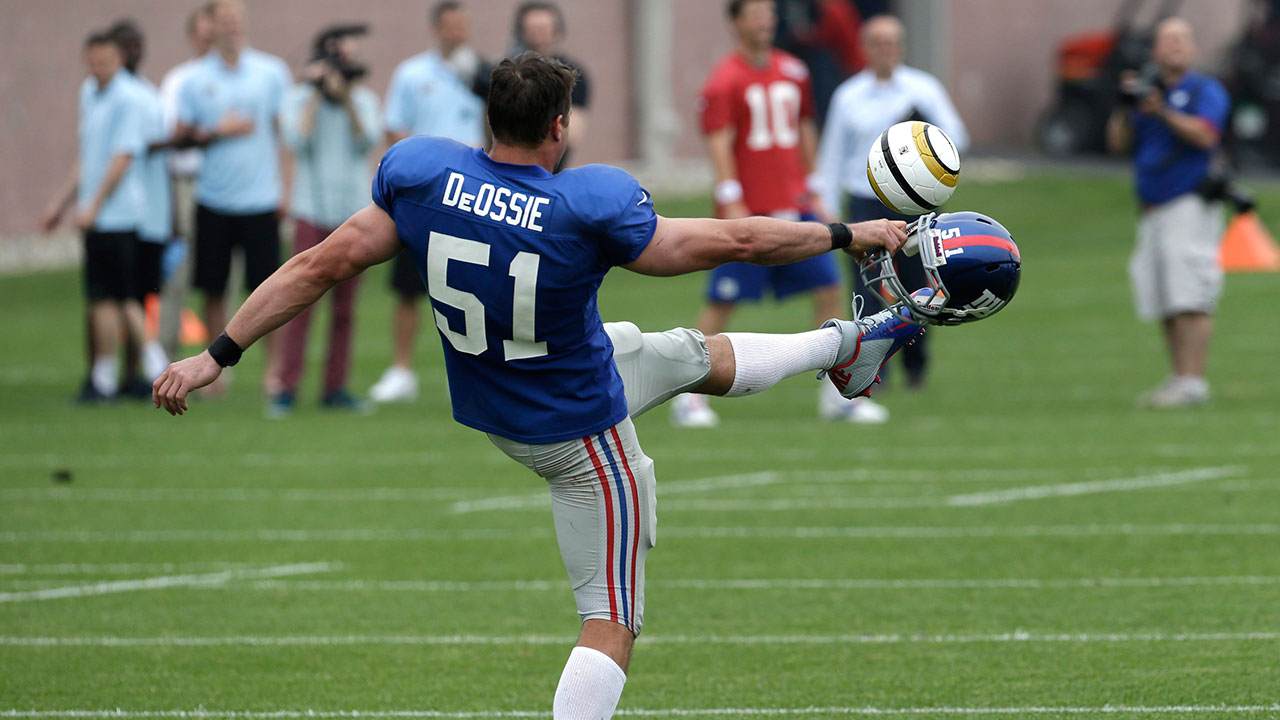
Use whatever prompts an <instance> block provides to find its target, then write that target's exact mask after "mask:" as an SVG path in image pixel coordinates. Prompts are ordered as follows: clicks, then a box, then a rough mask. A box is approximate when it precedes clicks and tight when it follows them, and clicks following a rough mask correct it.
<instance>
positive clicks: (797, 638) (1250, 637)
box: [0, 630, 1280, 647]
mask: <svg viewBox="0 0 1280 720" xmlns="http://www.w3.org/2000/svg"><path fill="white" fill-rule="evenodd" d="M574 640H575V637H574V636H571V635H292V636H251V635H240V636H235V635H231V636H225V637H217V636H206V637H169V636H159V637H113V636H98V637H0V646H8V647H227V646H243V647H297V646H308V647H310V646H350V645H426V646H433V645H438V646H462V645H568V644H572V643H573V641H574ZM1278 640H1280V632H1213V633H1032V632H1026V631H1023V630H1015V631H1013V632H1007V633H971V634H946V635H922V634H900V633H883V634H863V635H856V634H840V635H653V636H642V637H641V638H640V639H639V640H637V642H638V643H640V644H642V645H906V644H911V645H976V644H1010V643H1066V644H1091V643H1163V642H1174V643H1195V642H1275V641H1278Z"/></svg>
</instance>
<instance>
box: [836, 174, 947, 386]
mask: <svg viewBox="0 0 1280 720" xmlns="http://www.w3.org/2000/svg"><path fill="white" fill-rule="evenodd" d="M880 218H885V219H888V220H905V221H906V222H911V221H912V220H915V218H914V217H912V216H910V215H899V214H898V213H896V212H894V211H892V210H890V209H889V208H887V207H885V206H884V205H883V204H882V203H881V202H880V201H879V200H877V199H875V198H858V197H850V198H849V221H850V222H862V221H864V220H878V219H880ZM852 265H853V284H854V288H855V291H856V292H857V293H858V295H861V296H862V301H863V302H864V303H865V307H866V312H868V313H873V312H877V311H879V310H881V309H882V308H884V306H885V303H884V299H883V298H881V297H880V293H879V292H877V291H876V290H875V289H872V288H868V287H867V286H866V285H864V284H863V282H862V275H861V273H859V272H858V263H857V262H856V261H853V262H852ZM897 271H898V277H899V278H901V279H902V284H903V285H904V286H905V287H906V288H907V292H915V291H916V290H918V289H920V288H922V287H928V286H929V283H928V281H927V280H926V279H925V277H924V269H923V268H922V267H921V266H920V264H919V263H899V264H898V265H897ZM929 337H930V336H929V334H928V333H925V334H923V335H921V336H920V337H918V338H917V339H916V341H915V344H913V345H908V346H907V347H905V348H903V349H902V351H901V352H900V353H898V356H899V357H901V358H902V365H903V367H904V368H906V370H907V383H908V384H909V385H912V386H916V385H919V384H920V383H922V382H924V374H925V368H926V366H927V365H928V364H929V348H928V344H927V342H926V341H927V339H928V338H929ZM880 376H881V378H883V381H884V382H888V380H889V366H888V365H886V366H885V368H884V370H882V371H881V372H880Z"/></svg>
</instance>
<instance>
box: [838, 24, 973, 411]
mask: <svg viewBox="0 0 1280 720" xmlns="http://www.w3.org/2000/svg"><path fill="white" fill-rule="evenodd" d="M862 47H863V50H864V51H865V53H866V55H867V67H866V69H864V70H862V71H861V72H859V73H857V74H856V75H854V76H853V77H851V78H849V79H848V80H845V81H844V82H843V83H841V84H840V86H839V87H838V88H836V91H835V94H834V95H832V97H831V107H830V109H829V111H828V112H827V122H826V125H825V127H824V128H823V134H822V143H821V144H820V146H819V148H818V169H817V175H818V177H819V178H820V182H819V185H820V186H821V190H822V196H823V200H824V201H825V202H826V204H827V207H829V208H832V210H833V211H834V210H835V209H836V208H839V207H840V206H841V205H840V199H841V195H842V194H844V193H847V194H848V196H849V203H848V206H847V207H848V212H847V213H846V219H848V220H849V221H850V222H859V221H863V220H873V219H878V218H885V219H889V220H908V221H909V220H912V219H914V218H909V217H907V216H905V215H899V214H898V213H895V212H893V211H892V210H890V209H889V208H887V207H885V206H884V205H883V204H882V203H881V202H880V200H879V198H877V197H876V195H875V192H874V191H873V190H872V189H871V183H870V182H868V180H867V152H868V151H869V150H870V149H871V145H872V144H873V143H874V142H875V140H876V138H878V137H879V136H880V133H882V132H884V131H885V130H887V129H888V128H889V126H891V125H894V124H896V123H899V122H902V121H905V120H923V121H925V122H928V123H932V124H934V125H937V126H938V127H939V128H941V129H942V131H943V132H945V133H946V134H947V135H948V137H950V138H951V141H952V142H953V143H955V146H956V149H957V150H958V151H960V152H964V151H965V149H966V148H968V146H969V133H968V132H967V131H966V129H965V126H964V122H963V121H962V120H961V119H960V115H959V113H957V112H956V108H955V105H953V104H952V102H951V98H950V96H948V95H947V90H946V88H945V87H943V85H942V83H941V82H939V81H938V79H937V78H935V77H934V76H932V75H930V74H929V73H927V72H925V71H923V70H918V69H916V68H913V67H908V66H906V65H903V64H902V57H903V51H904V40H903V28H902V23H901V22H900V21H899V20H898V19H897V18H895V17H892V16H889V15H877V16H876V17H873V18H871V19H870V20H868V21H867V22H866V24H865V25H863V26H862ZM899 272H902V273H905V277H904V279H903V282H905V283H907V284H908V285H911V287H924V286H925V285H926V283H925V281H924V275H923V270H921V269H920V266H919V264H918V263H917V264H916V265H914V266H911V265H906V264H904V265H903V266H902V267H901V268H899ZM853 278H854V283H855V284H856V285H857V290H858V294H859V295H860V296H862V298H863V301H864V302H866V303H867V307H870V308H875V307H876V306H878V305H879V304H880V296H879V294H878V293H876V292H875V291H873V290H869V289H868V288H866V287H864V286H863V284H862V280H861V276H860V275H859V273H858V270H857V267H856V266H855V267H854V268H853ZM912 283H916V284H912ZM930 337H932V336H930ZM902 360H903V365H904V366H905V369H906V371H907V373H906V374H907V385H908V386H909V387H911V388H918V387H921V386H922V385H923V384H924V381H925V372H926V370H927V367H928V343H927V342H926V338H925V337H923V336H922V337H921V338H920V339H919V340H917V341H916V343H915V345H913V346H911V347H910V348H907V349H906V350H904V351H903V352H902ZM885 380H886V381H887V380H888V375H887V373H886V375H885ZM851 419H853V420H855V421H862V422H884V421H886V420H888V419H889V411H888V409H887V408H885V407H884V406H882V405H879V404H878V403H875V402H872V401H871V400H870V399H869V398H867V399H864V400H861V401H859V402H858V403H857V404H856V406H855V412H854V414H853V415H852V417H851Z"/></svg>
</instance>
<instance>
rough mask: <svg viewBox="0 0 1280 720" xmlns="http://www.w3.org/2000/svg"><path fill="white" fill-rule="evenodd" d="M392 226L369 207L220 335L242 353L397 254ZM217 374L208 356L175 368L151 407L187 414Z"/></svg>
mask: <svg viewBox="0 0 1280 720" xmlns="http://www.w3.org/2000/svg"><path fill="white" fill-rule="evenodd" d="M400 249H401V245H400V239H399V236H398V234H397V233H396V224H395V221H394V220H392V219H391V217H390V216H389V215H387V214H386V213H385V212H383V210H382V209H381V208H379V207H378V206H376V205H369V206H368V207H366V208H365V209H363V210H361V211H360V212H358V213H356V214H355V215H352V216H351V218H350V219H348V220H347V221H346V222H345V223H343V224H342V226H341V227H339V228H338V229H337V230H334V231H333V233H332V234H331V235H329V237H327V238H325V240H324V242H322V243H320V244H319V245H317V246H315V247H313V248H311V249H310V250H306V251H305V252H301V253H298V254H297V255H294V256H293V257H292V258H290V259H289V261H288V262H286V263H285V264H284V265H282V266H280V269H279V270H276V271H275V273H273V274H272V275H271V277H269V278H267V279H266V281H265V282H263V283H262V284H261V285H259V286H258V289H257V290H254V291H253V294H252V295H250V296H249V299H247V300H245V302H244V305H242V306H240V310H239V311H238V312H237V313H236V314H235V317H233V318H231V321H230V322H228V323H227V329H226V334H227V337H229V338H231V341H232V342H234V343H235V344H236V345H237V346H239V347H240V348H242V349H247V348H248V347H249V346H250V345H252V344H253V343H254V342H256V341H257V340H258V339H259V338H261V337H262V336H264V335H266V334H267V333H269V332H271V331H272V330H275V329H276V328H278V327H280V326H281V325H284V324H285V323H287V322H288V321H289V320H291V319H292V318H293V317H294V316H295V315H297V314H298V313H300V312H302V311H303V310H304V309H306V308H307V307H308V306H310V305H311V304H313V303H315V302H316V301H317V300H319V299H320V297H321V296H323V295H324V294H325V292H327V291H328V290H329V288H331V287H333V286H334V285H337V284H339V283H341V282H343V281H344V280H348V279H350V278H352V277H354V276H355V275H357V274H358V273H360V272H361V271H362V270H364V269H365V268H367V267H370V266H371V265H377V264H378V263H382V262H386V261H387V260H390V259H391V258H393V257H395V255H396V253H398V252H400ZM221 373H222V368H221V367H220V366H219V365H218V364H217V363H216V362H215V361H214V359H213V357H212V356H211V355H210V354H209V351H208V350H205V351H204V352H202V353H200V354H199V355H195V356H193V357H189V358H187V359H186V360H182V361H180V362H176V363H174V364H172V365H170V366H169V368H168V369H167V370H165V371H164V373H162V374H161V375H160V377H158V378H156V381H155V384H154V385H153V386H152V395H151V399H152V402H153V403H154V404H155V406H156V407H158V408H164V409H165V410H167V411H168V412H169V414H170V415H181V414H183V413H184V412H186V410H187V394H188V393H189V392H191V391H192V390H195V389H197V388H201V387H204V386H205V385H208V384H209V383H211V382H213V381H214V380H215V379H217V377H218V375H219V374H221Z"/></svg>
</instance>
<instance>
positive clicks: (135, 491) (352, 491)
mask: <svg viewBox="0 0 1280 720" xmlns="http://www.w3.org/2000/svg"><path fill="white" fill-rule="evenodd" d="M491 491H492V490H491ZM482 492H484V488H475V487H471V488H466V487H430V488H393V487H380V488H261V487H259V488H97V487H32V488H6V489H3V490H0V500H6V501H10V502H39V501H59V502H68V501H81V502H189V503H197V502H198V503H208V502H270V501H276V502H360V501H374V502H405V501H415V500H429V501H434V500H454V499H457V498H460V497H468V496H474V495H476V494H477V493H482Z"/></svg>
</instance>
